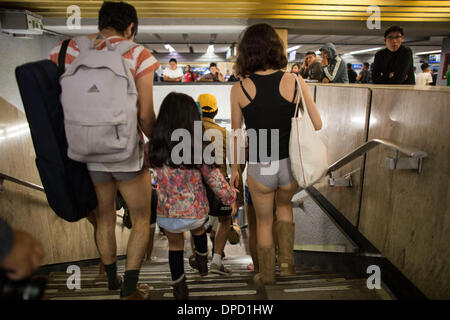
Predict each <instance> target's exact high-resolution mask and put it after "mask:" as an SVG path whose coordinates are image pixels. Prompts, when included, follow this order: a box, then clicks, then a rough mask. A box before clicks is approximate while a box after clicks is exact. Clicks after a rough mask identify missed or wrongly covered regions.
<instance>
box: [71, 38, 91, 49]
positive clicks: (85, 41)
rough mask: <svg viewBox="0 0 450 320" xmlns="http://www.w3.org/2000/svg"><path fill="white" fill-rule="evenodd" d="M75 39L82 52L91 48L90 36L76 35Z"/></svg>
mask: <svg viewBox="0 0 450 320" xmlns="http://www.w3.org/2000/svg"><path fill="white" fill-rule="evenodd" d="M73 40H74V41H75V43H76V44H77V47H78V49H80V53H84V52H86V51H88V50H89V46H90V43H91V41H90V40H89V38H88V36H80V37H75V38H74V39H73Z"/></svg>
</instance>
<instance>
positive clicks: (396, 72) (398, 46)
mask: <svg viewBox="0 0 450 320" xmlns="http://www.w3.org/2000/svg"><path fill="white" fill-rule="evenodd" d="M403 40H404V32H403V29H402V28H400V27H398V26H393V27H390V28H389V29H387V30H386V32H385V33H384V43H385V44H386V48H385V49H383V50H380V51H378V52H377V53H376V54H375V61H374V68H373V73H372V79H373V83H376V84H415V77H414V71H413V54H412V50H411V49H410V48H408V47H405V46H403V45H402V42H403Z"/></svg>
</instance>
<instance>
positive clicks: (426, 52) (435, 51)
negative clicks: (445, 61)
mask: <svg viewBox="0 0 450 320" xmlns="http://www.w3.org/2000/svg"><path fill="white" fill-rule="evenodd" d="M441 52H442V50H434V51H425V52H417V53H416V56H420V55H422V54H433V53H441Z"/></svg>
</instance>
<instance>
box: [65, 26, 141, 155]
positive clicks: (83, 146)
mask: <svg viewBox="0 0 450 320" xmlns="http://www.w3.org/2000/svg"><path fill="white" fill-rule="evenodd" d="M99 37H101V38H102V39H104V40H105V42H106V45H107V47H108V50H97V49H95V47H94V41H95V40H96V39H98V38H99ZM74 40H75V42H76V44H77V46H78V48H79V49H80V54H79V56H78V57H77V58H76V59H75V61H74V62H73V63H72V64H70V65H69V66H68V67H67V69H66V71H65V73H64V74H63V75H62V76H61V78H60V83H61V89H62V92H61V104H62V106H63V110H64V123H65V131H66V136H67V143H68V152H67V155H68V157H69V158H71V159H73V160H76V161H79V162H95V163H111V162H120V161H123V160H126V159H128V158H129V157H130V156H131V155H132V153H133V151H134V149H135V147H136V143H137V139H138V137H139V133H138V123H137V118H138V116H137V114H138V109H137V90H136V85H135V82H134V79H133V76H132V74H131V71H130V70H129V68H128V67H127V65H126V64H125V60H124V58H123V57H122V55H123V54H125V53H126V52H128V51H129V50H131V49H132V48H133V47H135V46H137V44H136V43H133V42H131V41H121V42H119V43H117V44H116V45H115V46H112V45H111V43H110V42H109V41H108V40H107V39H105V38H104V37H103V36H102V35H99V36H98V37H97V38H95V39H93V40H89V38H88V37H87V36H82V37H77V38H75V39H74Z"/></svg>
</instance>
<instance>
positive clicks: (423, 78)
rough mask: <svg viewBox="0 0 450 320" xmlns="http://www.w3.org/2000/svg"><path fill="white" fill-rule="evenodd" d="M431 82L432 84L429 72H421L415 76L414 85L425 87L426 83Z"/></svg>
mask: <svg viewBox="0 0 450 320" xmlns="http://www.w3.org/2000/svg"><path fill="white" fill-rule="evenodd" d="M432 82H433V77H432V76H431V73H429V72H422V73H419V74H418V75H417V76H416V85H417V86H425V85H427V84H428V83H432Z"/></svg>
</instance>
